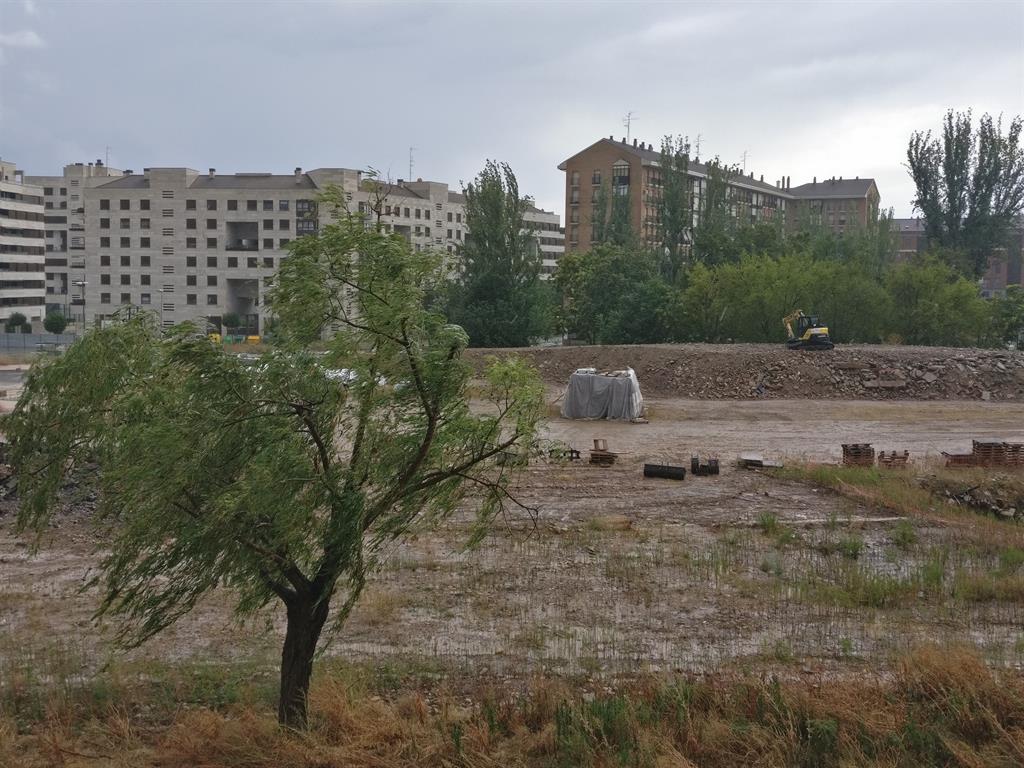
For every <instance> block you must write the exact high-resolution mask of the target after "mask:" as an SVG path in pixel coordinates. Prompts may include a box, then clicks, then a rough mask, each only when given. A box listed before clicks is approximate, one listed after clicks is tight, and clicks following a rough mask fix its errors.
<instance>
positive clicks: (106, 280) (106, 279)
mask: <svg viewBox="0 0 1024 768" xmlns="http://www.w3.org/2000/svg"><path fill="white" fill-rule="evenodd" d="M100 285H110V275H100Z"/></svg>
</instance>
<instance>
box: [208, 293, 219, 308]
mask: <svg viewBox="0 0 1024 768" xmlns="http://www.w3.org/2000/svg"><path fill="white" fill-rule="evenodd" d="M206 303H207V304H208V305H210V306H216V305H217V294H216V293H208V294H206Z"/></svg>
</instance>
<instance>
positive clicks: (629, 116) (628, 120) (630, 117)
mask: <svg viewBox="0 0 1024 768" xmlns="http://www.w3.org/2000/svg"><path fill="white" fill-rule="evenodd" d="M634 120H636V112H627V113H626V116H625V117H624V118H622V124H623V125H624V126H626V141H629V140H630V138H631V137H630V128H631V126H632V124H633V121H634Z"/></svg>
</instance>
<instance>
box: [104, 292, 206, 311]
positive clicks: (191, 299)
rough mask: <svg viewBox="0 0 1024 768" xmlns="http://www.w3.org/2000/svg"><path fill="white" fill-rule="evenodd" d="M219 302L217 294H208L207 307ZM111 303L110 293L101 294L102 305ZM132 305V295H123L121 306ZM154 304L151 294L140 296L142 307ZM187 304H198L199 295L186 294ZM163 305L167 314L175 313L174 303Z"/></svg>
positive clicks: (163, 303) (164, 303)
mask: <svg viewBox="0 0 1024 768" xmlns="http://www.w3.org/2000/svg"><path fill="white" fill-rule="evenodd" d="M219 301H220V299H218V298H217V294H216V293H208V294H206V304H207V306H216V305H217V304H218V303H219ZM110 303H111V301H110V294H109V293H101V294H100V304H110ZM131 303H132V295H131V294H130V293H122V294H121V304H131ZM152 303H153V298H152V294H149V293H141V294H139V304H140V305H143V306H145V305H150V304H152ZM185 303H186V304H189V305H195V304H197V303H198V297H197V295H196V294H194V293H187V294H185ZM162 305H163V306H162V309H163V310H165V311H167V312H173V311H174V304H173V303H169V302H166V301H165V302H162Z"/></svg>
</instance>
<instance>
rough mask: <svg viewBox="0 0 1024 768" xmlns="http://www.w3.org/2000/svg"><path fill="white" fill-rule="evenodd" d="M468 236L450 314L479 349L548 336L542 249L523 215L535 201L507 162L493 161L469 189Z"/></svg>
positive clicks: (451, 295) (516, 344) (450, 299)
mask: <svg viewBox="0 0 1024 768" xmlns="http://www.w3.org/2000/svg"><path fill="white" fill-rule="evenodd" d="M465 195H466V226H467V227H468V229H469V232H470V234H469V236H468V237H467V239H466V242H465V245H464V246H463V247H462V249H461V251H460V257H461V261H462V271H461V273H460V274H459V275H458V277H457V279H456V280H455V282H454V284H453V285H452V286H451V287H450V290H449V296H448V315H449V317H450V318H451V320H452V322H455V323H458V324H459V325H461V326H462V327H463V328H465V329H466V332H467V333H468V334H469V342H470V345H471V346H474V347H523V346H527V345H529V344H530V342H531V341H532V340H534V339H536V338H538V337H539V336H542V335H543V334H544V333H545V332H547V331H548V325H547V322H548V320H549V318H550V312H549V305H548V304H547V303H546V301H545V300H546V298H547V296H548V294H547V293H546V291H545V290H544V289H543V288H542V286H541V285H540V262H541V259H540V250H539V247H538V244H537V239H536V237H535V236H534V233H533V232H532V231H531V230H529V228H528V227H527V226H526V223H525V220H524V215H525V213H526V210H527V208H528V207H529V206H530V205H531V201H530V200H529V199H527V198H520V197H519V184H518V182H517V181H516V177H515V174H514V173H513V172H512V169H511V168H510V167H509V166H508V164H507V163H500V164H499V163H496V162H494V161H493V160H488V161H487V165H486V166H485V167H484V169H483V170H482V171H481V172H480V174H479V175H478V176H477V177H476V179H475V181H473V183H471V184H469V185H467V186H466V189H465Z"/></svg>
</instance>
